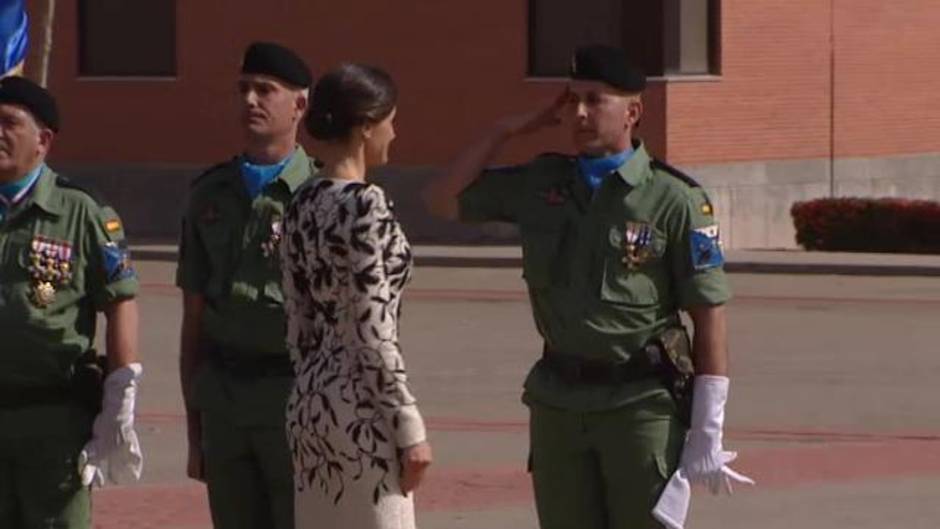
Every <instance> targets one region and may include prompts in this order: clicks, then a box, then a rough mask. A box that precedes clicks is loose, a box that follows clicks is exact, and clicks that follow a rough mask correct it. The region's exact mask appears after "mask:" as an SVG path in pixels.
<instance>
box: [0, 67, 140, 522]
mask: <svg viewBox="0 0 940 529" xmlns="http://www.w3.org/2000/svg"><path fill="white" fill-rule="evenodd" d="M58 130H59V117H58V113H57V110H56V104H55V100H54V99H53V98H52V96H51V95H50V94H49V93H48V92H46V90H44V89H43V88H41V87H40V86H38V85H36V84H34V83H33V82H31V81H29V80H26V79H23V78H19V77H9V78H5V79H2V80H0V276H2V277H3V281H2V282H0V336H2V337H3V342H4V345H3V349H2V353H0V527H10V528H37V529H38V528H40V527H63V528H69V529H78V528H88V527H90V526H91V508H90V500H89V485H92V484H99V485H100V484H102V483H103V481H104V478H105V477H108V478H110V479H111V480H112V481H117V480H124V478H133V479H136V478H138V477H139V476H140V470H141V463H142V458H141V453H140V447H139V444H138V442H137V435H136V433H135V432H134V429H133V428H134V402H135V398H136V392H137V381H138V378H139V377H140V374H141V366H140V364H139V363H138V361H137V319H138V318H137V304H136V302H135V301H134V296H135V295H136V293H137V277H136V274H135V273H134V270H133V269H132V268H131V266H130V263H129V258H128V252H127V245H126V242H125V240H124V231H123V228H122V225H121V220H120V219H119V218H118V216H117V214H116V213H115V212H114V210H113V209H111V208H110V207H108V206H106V205H104V204H103V203H101V202H100V201H99V200H98V199H96V198H94V197H92V196H91V195H89V194H88V193H87V192H85V191H83V190H82V189H79V188H78V187H76V186H75V185H74V184H72V183H71V182H69V181H68V180H67V179H65V178H63V177H61V176H58V175H56V174H55V173H54V172H53V171H52V170H51V169H50V168H49V167H48V166H47V165H45V163H44V160H45V157H46V155H47V154H48V152H49V148H50V147H51V145H52V141H53V138H54V136H55V134H56V133H57V132H58ZM99 311H100V312H104V314H105V316H106V318H107V333H106V344H107V358H106V365H104V366H102V365H101V364H105V362H102V361H101V360H102V359H101V358H99V357H98V356H97V354H96V353H95V351H94V350H93V349H92V345H93V343H94V338H95V322H96V319H97V312H99ZM105 372H107V373H108V374H107V377H103V375H104V373H105ZM102 378H103V380H102Z"/></svg>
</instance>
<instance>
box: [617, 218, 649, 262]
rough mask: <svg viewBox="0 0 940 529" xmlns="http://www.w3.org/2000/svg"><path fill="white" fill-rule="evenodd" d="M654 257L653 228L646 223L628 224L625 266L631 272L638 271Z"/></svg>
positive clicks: (624, 247)
mask: <svg viewBox="0 0 940 529" xmlns="http://www.w3.org/2000/svg"><path fill="white" fill-rule="evenodd" d="M652 257H653V228H652V226H650V225H649V224H647V223H645V222H627V224H626V227H625V228H624V232H623V258H622V259H621V261H622V262H623V264H625V265H627V268H629V269H630V270H636V269H637V268H639V267H640V266H642V265H643V264H645V263H647V262H648V261H649V260H650V259H651V258H652Z"/></svg>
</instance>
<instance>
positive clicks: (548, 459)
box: [425, 46, 750, 529]
mask: <svg viewBox="0 0 940 529" xmlns="http://www.w3.org/2000/svg"><path fill="white" fill-rule="evenodd" d="M645 84H646V79H645V77H644V76H643V75H642V74H640V73H638V72H636V71H635V70H634V69H633V68H631V67H630V65H629V64H628V61H627V59H626V55H625V53H624V52H623V50H620V49H616V48H611V47H607V46H588V47H584V48H581V49H579V50H577V51H576V53H575V56H574V58H573V61H572V69H571V81H570V84H569V86H568V88H567V89H566V91H565V93H564V94H562V96H561V97H560V98H559V99H558V100H557V101H556V102H555V103H554V104H553V105H552V106H551V107H549V108H547V109H544V110H540V111H538V112H534V113H531V114H527V115H522V116H514V117H510V118H506V119H503V120H501V121H500V122H498V123H497V125H496V126H495V127H494V128H493V129H492V131H491V132H490V133H489V134H487V135H486V136H485V137H484V138H482V139H481V140H479V141H478V142H477V143H475V144H472V145H470V146H469V147H468V148H466V149H465V150H463V151H462V152H461V153H460V154H459V155H458V156H457V158H456V159H455V161H454V162H453V163H452V164H451V166H450V167H449V169H448V170H447V172H446V173H445V174H444V175H443V177H442V178H440V179H438V180H435V181H433V182H432V183H431V184H430V185H429V186H428V188H427V189H426V191H425V198H426V201H427V203H428V206H429V208H430V209H431V211H432V212H433V213H435V214H437V215H439V216H441V217H443V218H446V219H460V220H463V221H469V222H479V221H506V222H512V223H515V224H517V225H518V226H519V230H520V233H521V238H522V248H523V276H524V278H525V281H526V283H527V285H528V290H529V296H530V300H531V303H532V311H533V315H534V317H535V322H536V326H537V328H538V330H539V333H540V334H541V336H542V338H543V339H544V352H543V355H542V358H541V359H540V360H539V361H538V362H537V363H536V365H535V366H534V368H533V369H532V371H531V372H530V374H529V376H528V378H527V380H526V383H525V392H524V395H523V401H524V402H525V403H526V404H527V405H528V407H529V409H530V414H531V415H530V439H531V452H530V470H531V472H532V479H533V484H534V488H535V497H536V504H537V510H538V515H539V522H540V524H541V527H542V529H637V528H648V527H657V526H658V525H659V524H660V523H662V524H665V525H667V526H668V527H670V528H681V527H682V525H683V523H684V520H685V514H686V508H687V505H688V491H689V482H690V481H691V482H692V483H703V484H707V485H709V486H710V487H711V488H712V490H713V491H714V492H718V491H719V490H722V489H724V490H729V489H730V485H731V483H732V481H744V482H750V480H749V479H747V478H745V477H743V476H740V475H739V474H736V473H735V472H734V471H733V470H731V469H730V468H728V467H727V466H726V464H727V463H729V462H730V461H731V460H732V459H733V454H731V453H729V452H725V451H724V450H723V449H722V443H721V432H722V422H723V416H724V405H725V401H726V399H727V394H728V385H729V379H728V376H727V373H728V355H727V349H726V341H725V340H726V338H725V310H724V304H725V302H727V301H728V299H729V298H730V296H731V293H730V290H729V287H728V284H727V281H726V278H725V274H724V272H723V270H722V265H723V258H722V253H721V248H720V245H719V242H718V227H717V224H716V221H715V218H714V211H713V209H712V205H711V203H710V202H709V200H708V197H707V196H706V195H705V192H704V191H703V190H702V188H701V187H700V186H699V185H698V183H696V182H695V181H694V180H692V179H691V178H689V177H687V176H685V175H684V174H682V173H680V172H679V171H677V170H676V169H673V168H672V167H670V166H668V165H666V164H665V163H663V162H660V161H658V160H654V159H653V158H651V157H650V155H649V154H648V153H647V151H646V148H645V147H644V145H643V143H642V142H640V141H635V140H633V138H632V135H633V131H634V128H635V127H636V125H637V123H638V121H639V119H640V116H641V114H642V110H643V105H642V100H641V96H640V94H641V92H642V91H643V89H644V87H645ZM562 115H564V117H565V118H567V120H570V122H571V126H572V132H573V139H574V145H575V147H576V149H577V152H578V154H577V155H576V156H567V155H560V154H544V155H541V156H539V157H538V158H536V159H535V160H534V161H532V162H530V163H527V164H524V165H520V166H515V167H506V168H499V169H486V167H487V164H488V163H489V162H490V160H491V159H492V158H493V157H494V156H495V154H496V152H497V151H498V149H499V147H500V146H501V145H503V143H504V142H506V141H507V140H509V139H511V138H512V137H515V136H518V135H522V134H527V133H530V132H534V131H536V130H539V129H542V128H544V127H548V126H552V125H555V124H557V123H559V122H560V120H561V116H562ZM680 311H685V312H688V314H689V315H690V316H691V319H692V322H693V325H694V330H695V333H694V342H693V341H690V339H689V337H688V334H687V333H686V331H685V329H684V328H683V325H682V322H681V320H680V316H679V313H680ZM693 382H694V384H693ZM692 387H694V390H693V389H692ZM693 393H694V395H693ZM670 476H672V478H670ZM667 483H668V487H667ZM664 491H667V493H665V494H664ZM654 509H655V515H654Z"/></svg>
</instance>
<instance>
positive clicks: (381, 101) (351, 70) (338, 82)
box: [304, 64, 398, 141]
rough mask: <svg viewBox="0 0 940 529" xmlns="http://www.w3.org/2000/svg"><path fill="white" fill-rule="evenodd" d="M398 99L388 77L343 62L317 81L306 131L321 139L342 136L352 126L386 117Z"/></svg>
mask: <svg viewBox="0 0 940 529" xmlns="http://www.w3.org/2000/svg"><path fill="white" fill-rule="evenodd" d="M397 102H398V89H397V88H396V87H395V82H394V81H393V80H392V77H391V76H390V75H388V74H387V73H386V72H384V71H382V70H380V69H379V68H376V67H373V66H366V65H362V64H343V65H340V66H339V67H338V68H336V69H334V70H332V71H330V72H328V73H327V74H326V75H324V76H323V77H321V78H320V80H319V81H317V84H316V86H314V87H313V95H312V96H311V97H310V111H309V112H307V116H306V118H305V121H304V123H305V125H306V127H307V132H309V133H310V135H311V136H313V137H314V138H316V139H318V140H321V141H330V140H344V139H346V138H348V137H349V135H350V133H351V132H352V129H353V128H354V127H358V126H360V125H365V124H366V123H377V122H379V121H382V120H383V119H385V118H387V117H388V116H389V114H391V113H392V110H394V109H395V105H396V104H397Z"/></svg>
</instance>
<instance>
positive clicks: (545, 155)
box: [536, 152, 574, 160]
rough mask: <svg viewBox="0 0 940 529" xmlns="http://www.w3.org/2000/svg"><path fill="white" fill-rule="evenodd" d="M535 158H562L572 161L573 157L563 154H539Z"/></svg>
mask: <svg viewBox="0 0 940 529" xmlns="http://www.w3.org/2000/svg"><path fill="white" fill-rule="evenodd" d="M536 158H562V159H565V160H573V159H574V156H572V155H570V154H565V153H563V152H543V153H542V154H539V155H538V156H537V157H536Z"/></svg>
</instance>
